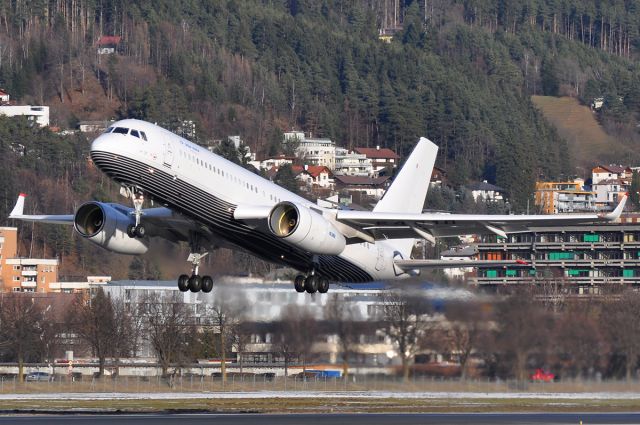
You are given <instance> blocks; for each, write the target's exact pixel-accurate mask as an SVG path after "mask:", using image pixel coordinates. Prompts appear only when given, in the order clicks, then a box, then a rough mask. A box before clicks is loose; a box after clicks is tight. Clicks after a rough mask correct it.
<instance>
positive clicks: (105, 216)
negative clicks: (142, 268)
mask: <svg viewBox="0 0 640 425" xmlns="http://www.w3.org/2000/svg"><path fill="white" fill-rule="evenodd" d="M130 224H134V220H133V217H131V216H130V215H128V214H126V213H124V212H122V211H118V210H117V209H115V208H114V207H113V206H111V205H109V204H104V203H102V202H87V203H85V204H83V205H81V206H80V208H78V210H77V211H76V215H75V217H74V219H73V227H74V228H75V229H76V232H78V233H79V234H80V235H81V236H82V237H83V238H86V239H88V240H90V241H91V242H93V243H95V244H97V245H100V246H101V247H103V248H105V249H107V250H109V251H113V252H117V253H118V254H135V255H137V254H144V253H145V252H147V250H148V249H149V247H148V246H147V245H146V244H145V242H144V241H143V240H141V239H138V238H130V237H129V235H127V226H129V225H130Z"/></svg>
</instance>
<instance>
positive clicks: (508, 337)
mask: <svg viewBox="0 0 640 425" xmlns="http://www.w3.org/2000/svg"><path fill="white" fill-rule="evenodd" d="M496 319H497V322H498V323H497V326H498V331H497V335H496V340H497V344H498V346H499V348H500V350H501V351H502V353H503V355H504V357H505V360H507V361H509V363H510V365H511V371H512V373H513V374H514V376H515V377H516V379H518V380H519V381H521V382H524V381H525V380H526V379H527V362H528V360H529V358H530V357H531V356H532V355H534V354H539V355H540V354H545V352H546V347H547V346H548V345H549V344H550V340H551V338H550V333H549V331H548V329H552V328H553V324H552V317H551V316H550V315H548V314H547V313H546V311H545V310H544V308H543V307H542V306H541V305H540V304H537V303H535V302H534V300H533V298H532V296H531V294H529V293H525V292H522V291H519V292H517V293H516V294H514V295H513V296H511V297H510V298H509V299H507V300H505V301H503V302H501V303H500V304H499V305H498V306H497V314H496Z"/></svg>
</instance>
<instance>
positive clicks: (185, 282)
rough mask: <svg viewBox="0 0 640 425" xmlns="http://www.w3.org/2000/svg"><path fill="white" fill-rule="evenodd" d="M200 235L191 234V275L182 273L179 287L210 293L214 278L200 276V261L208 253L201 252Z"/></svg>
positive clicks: (185, 289)
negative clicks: (198, 241)
mask: <svg viewBox="0 0 640 425" xmlns="http://www.w3.org/2000/svg"><path fill="white" fill-rule="evenodd" d="M197 240H198V237H197V235H191V241H190V244H189V245H190V246H191V254H189V258H187V261H188V262H190V263H191V264H192V268H191V276H190V277H189V276H188V275H186V274H181V275H180V277H179V278H178V289H179V290H180V291H182V292H187V291H191V292H200V291H202V292H204V293H205V294H208V293H209V292H211V290H212V289H213V279H212V278H211V276H202V277H201V276H200V275H199V274H198V271H199V269H200V262H201V261H202V259H203V258H204V257H205V256H206V255H207V254H208V252H205V253H203V254H200V253H199V251H200V249H199V244H198V243H197Z"/></svg>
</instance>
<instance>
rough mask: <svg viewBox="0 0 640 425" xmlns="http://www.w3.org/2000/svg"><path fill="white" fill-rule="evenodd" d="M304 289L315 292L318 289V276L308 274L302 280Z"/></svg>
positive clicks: (311, 292)
mask: <svg viewBox="0 0 640 425" xmlns="http://www.w3.org/2000/svg"><path fill="white" fill-rule="evenodd" d="M304 289H305V290H306V291H307V292H308V293H310V294H315V293H316V292H317V291H318V276H315V275H310V276H308V277H307V278H306V279H305V281H304Z"/></svg>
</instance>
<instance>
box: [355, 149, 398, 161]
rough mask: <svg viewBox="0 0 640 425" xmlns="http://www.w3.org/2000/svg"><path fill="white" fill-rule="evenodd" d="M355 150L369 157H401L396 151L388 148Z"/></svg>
mask: <svg viewBox="0 0 640 425" xmlns="http://www.w3.org/2000/svg"><path fill="white" fill-rule="evenodd" d="M355 151H356V152H357V153H359V154H363V155H366V156H367V158H371V159H378V158H380V159H382V158H385V159H386V158H391V159H399V158H400V157H399V156H398V154H396V153H395V152H394V151H392V150H391V149H388V148H382V149H381V148H380V147H375V148H355Z"/></svg>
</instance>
